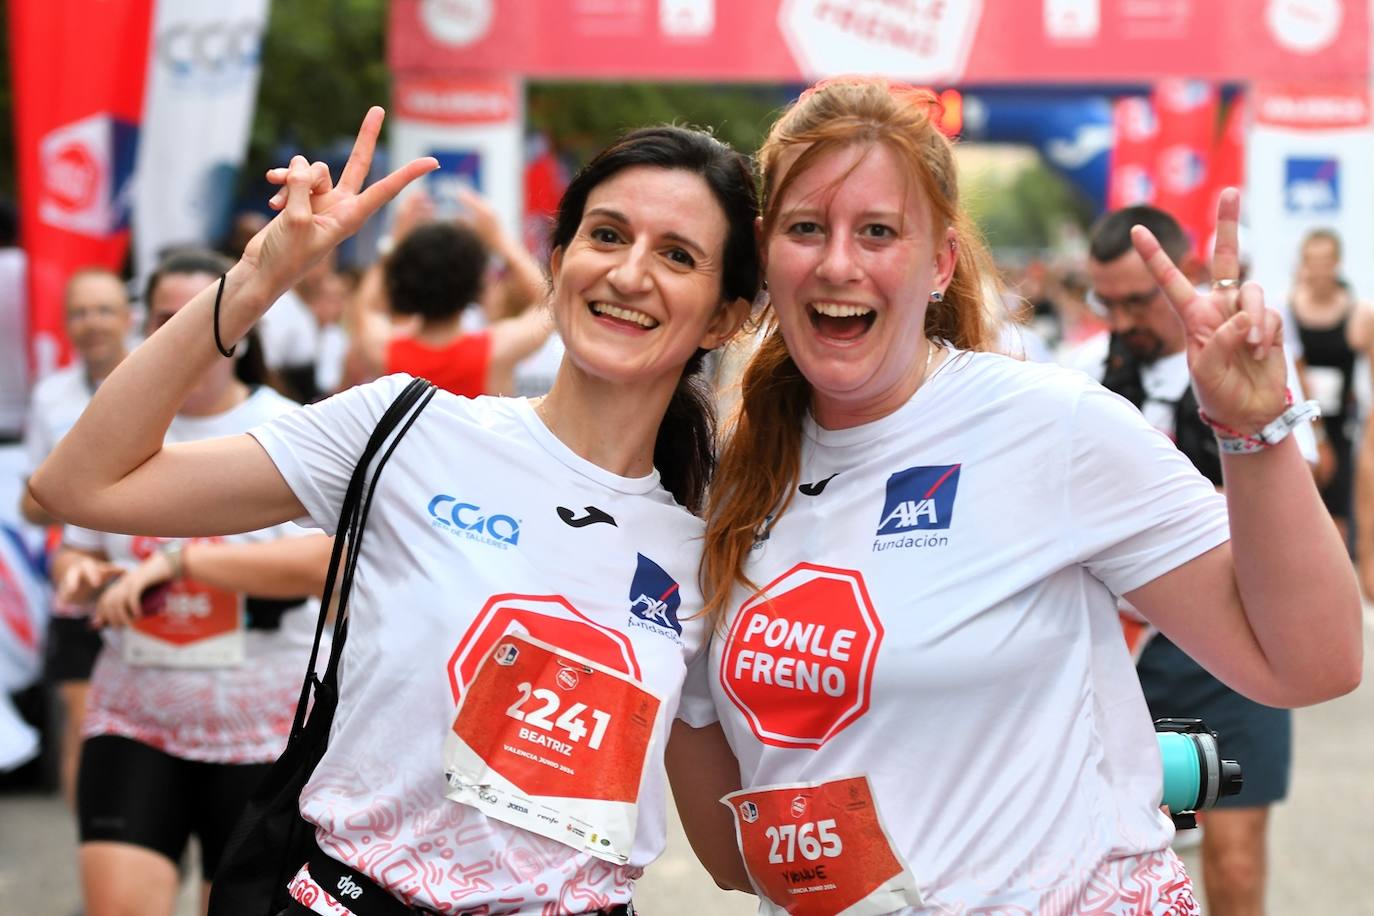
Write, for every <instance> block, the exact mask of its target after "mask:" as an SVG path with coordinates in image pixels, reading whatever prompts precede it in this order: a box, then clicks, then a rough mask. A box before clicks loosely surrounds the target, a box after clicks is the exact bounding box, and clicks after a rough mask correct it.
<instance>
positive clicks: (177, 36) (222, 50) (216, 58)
mask: <svg viewBox="0 0 1374 916" xmlns="http://www.w3.org/2000/svg"><path fill="white" fill-rule="evenodd" d="M262 29H263V23H262V20H260V19H240V20H234V21H229V20H222V19H212V20H208V21H201V22H196V21H181V22H174V23H171V24H170V25H168V26H167V27H166V28H164V29H163V30H162V31H161V32H159V33H158V36H157V50H156V53H157V57H156V59H157V61H158V62H159V63H160V64H161V65H162V66H163V67H165V68H167V70H168V71H169V72H170V73H171V74H172V76H173V77H174V78H175V79H177V80H181V81H184V80H197V81H201V82H207V83H213V84H216V85H219V84H235V85H236V84H238V83H240V82H241V81H242V80H243V79H245V78H248V77H252V76H253V75H254V74H255V73H256V71H257V66H258V57H259V52H260V48H261V46H262Z"/></svg>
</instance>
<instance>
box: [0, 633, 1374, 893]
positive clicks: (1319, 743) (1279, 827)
mask: <svg viewBox="0 0 1374 916" xmlns="http://www.w3.org/2000/svg"><path fill="white" fill-rule="evenodd" d="M1295 731H1296V759H1295V767H1294V774H1293V785H1292V790H1291V794H1290V796H1289V799H1288V801H1287V802H1286V803H1285V804H1283V805H1281V806H1279V808H1278V809H1277V810H1276V812H1275V815H1274V824H1273V829H1272V842H1273V854H1272V862H1271V875H1270V890H1269V895H1270V896H1269V900H1270V906H1269V912H1270V914H1271V916H1374V871H1372V870H1374V613H1371V611H1369V610H1368V609H1367V610H1366V625H1365V678H1364V683H1363V684H1362V685H1361V687H1360V689H1359V690H1357V691H1356V692H1355V693H1353V694H1351V695H1350V696H1348V697H1343V698H1342V699H1339V700H1336V701H1334V702H1331V703H1326V704H1323V705H1321V706H1317V707H1314V708H1311V709H1304V710H1299V711H1298V713H1297V720H1296V724H1295ZM1185 859H1186V860H1187V861H1188V862H1189V870H1190V871H1191V872H1192V873H1193V874H1194V875H1195V876H1196V875H1198V874H1199V871H1200V869H1198V868H1197V867H1196V863H1195V861H1193V860H1192V859H1191V857H1189V856H1187V855H1186V854H1185ZM1195 880H1198V879H1196V878H1195ZM1199 883H1200V881H1199ZM189 890H191V889H190V888H188V891H189ZM194 899H195V898H194V895H193V894H192V893H187V894H185V895H183V905H182V906H181V908H180V910H179V912H178V916H194V913H195V905H194ZM635 899H636V903H637V904H638V905H639V908H640V909H641V911H642V912H644V913H647V914H649V916H698V914H720V916H745V914H749V913H752V912H754V907H753V906H752V905H751V903H750V901H751V899H752V898H749V897H746V896H745V895H743V894H737V893H725V892H723V891H720V890H718V889H717V888H716V887H715V885H714V884H713V883H712V882H711V880H710V879H709V878H708V877H707V876H706V873H705V872H704V871H703V870H702V869H701V867H700V866H699V865H697V863H696V860H695V859H694V858H693V857H692V854H691V851H690V850H689V849H688V848H687V842H686V840H685V839H684V838H683V837H682V834H681V831H680V829H679V828H678V825H677V822H676V818H674V819H673V821H672V823H671V825H670V836H669V844H668V851H667V853H666V854H665V855H664V856H663V858H661V859H660V860H659V861H658V862H656V863H654V865H653V866H652V867H651V868H650V869H649V871H648V873H647V874H646V875H645V877H644V879H643V880H642V881H641V882H640V884H639V889H638V891H637V893H636V895H635ZM79 903H80V892H79V888H78V885H77V882H76V867H75V855H74V831H73V829H72V826H71V821H70V818H68V817H67V816H66V814H65V811H64V809H63V807H62V804H61V802H60V801H58V800H57V799H56V798H54V797H49V796H36V795H0V916H72V914H74V913H76V912H77V911H78V907H79Z"/></svg>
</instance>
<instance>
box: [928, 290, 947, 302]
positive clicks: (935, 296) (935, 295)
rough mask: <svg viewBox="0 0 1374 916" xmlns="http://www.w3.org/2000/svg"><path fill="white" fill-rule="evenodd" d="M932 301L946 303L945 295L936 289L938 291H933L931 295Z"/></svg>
mask: <svg viewBox="0 0 1374 916" xmlns="http://www.w3.org/2000/svg"><path fill="white" fill-rule="evenodd" d="M930 301H931V302H944V301H945V294H944V293H942V292H941V291H940V290H938V289H936V290H931V293H930Z"/></svg>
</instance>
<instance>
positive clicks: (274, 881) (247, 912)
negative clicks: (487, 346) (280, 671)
mask: <svg viewBox="0 0 1374 916" xmlns="http://www.w3.org/2000/svg"><path fill="white" fill-rule="evenodd" d="M433 397H434V386H433V385H431V384H430V383H429V382H427V381H425V380H424V379H415V380H414V381H413V382H411V383H410V384H409V385H408V386H407V387H406V389H405V390H404V391H402V392H401V393H400V394H399V395H397V397H396V400H395V401H394V402H392V404H391V406H390V407H388V408H387V411H386V413H385V414H383V415H382V418H381V420H380V421H378V423H377V428H376V430H374V431H373V433H372V438H371V439H369V440H368V443H367V448H365V449H364V450H363V454H362V457H361V458H359V459H358V465H357V467H356V468H354V470H353V477H352V478H351V479H350V480H349V482H348V490H347V491H346V492H345V495H344V501H343V507H342V508H341V509H340V511H339V525H338V529H337V531H336V532H335V538H334V550H333V553H332V554H331V555H330V557H329V574H328V576H327V577H326V578H325V585H324V596H323V600H322V601H321V602H320V619H319V621H318V622H317V623H316V624H315V647H314V648H313V649H312V650H311V651H310V667H309V668H308V669H307V670H306V674H305V683H304V684H303V685H302V687H301V698H300V702H299V703H297V704H296V718H295V721H293V722H292V724H291V735H290V737H289V738H288V739H287V741H286V750H284V751H282V754H281V756H280V757H278V758H277V761H276V763H274V764H272V769H271V770H269V771H268V773H267V775H266V776H265V777H264V778H263V781H262V782H261V783H260V784H259V785H258V788H257V790H256V791H255V792H254V793H253V795H252V797H251V798H249V799H248V804H247V805H246V806H245V807H244V810H243V813H242V814H241V815H240V816H239V819H238V822H237V823H236V824H235V825H234V829H233V830H232V831H231V832H230V834H229V837H228V840H227V841H226V843H225V847H224V853H223V855H222V856H221V858H220V862H219V868H218V870H217V871H216V872H215V880H214V883H213V885H212V886H211V890H210V909H209V916H274V914H276V913H278V912H280V911H281V910H282V909H284V908H285V907H286V906H287V904H288V902H289V895H288V893H287V887H286V886H287V883H288V882H289V881H290V880H291V878H292V876H293V875H294V874H295V872H296V871H297V870H298V869H299V868H300V867H301V865H303V864H305V861H306V859H307V857H308V856H309V855H310V851H311V850H312V849H313V848H314V843H315V827H314V825H313V824H310V823H309V822H307V821H306V820H305V819H304V818H302V817H301V813H300V796H301V790H302V789H303V788H305V783H306V781H307V780H309V779H310V774H311V773H313V772H314V770H315V765H316V764H317V763H319V760H320V757H322V756H323V755H324V749H325V745H327V744H328V743H329V729H330V726H331V725H332V724H333V722H334V709H335V707H336V706H337V704H338V701H339V691H338V681H339V657H340V656H341V655H343V645H344V640H345V639H346V638H347V636H348V614H347V611H348V594H349V592H350V590H351V589H352V586H353V574H354V572H355V571H356V569H357V564H358V549H359V546H360V545H361V543H362V536H363V526H364V524H365V523H366V521H367V513H368V509H369V508H370V507H371V505H372V494H373V493H374V492H375V491H376V489H377V479H378V477H380V476H381V473H382V467H383V466H384V465H385V464H386V462H387V459H388V458H390V457H391V453H392V452H393V451H395V450H396V446H397V444H398V443H399V442H400V441H401V437H402V436H404V435H405V434H406V431H407V430H409V429H410V426H411V424H412V423H414V422H415V419H416V418H417V417H418V416H419V415H420V411H422V410H424V408H425V405H426V404H428V403H429V401H430V399H431V398H433ZM402 423H404V425H402ZM398 426H399V427H400V429H399V431H397V432H396V434H395V436H391V433H392V432H393V431H396V429H397V427H398ZM388 438H389V439H390V441H389V443H388ZM383 446H386V451H385V452H382V454H381V457H380V458H377V453H378V452H381V450H382V448H383ZM374 458H377V467H376V470H375V471H373V473H372V477H371V481H370V483H369V481H368V470H369V468H370V467H371V465H372V462H373V459H374ZM364 490H366V492H364ZM340 566H342V573H343V575H342V580H341V581H340V580H339V572H340ZM335 581H340V585H339V595H338V610H337V612H336V613H335V615H334V638H333V644H332V646H331V648H330V653H329V663H328V665H327V666H326V667H325V672H324V677H322V678H321V677H317V676H316V675H315V663H316V661H317V659H318V658H319V652H320V637H321V636H322V635H323V633H324V625H325V618H326V617H327V616H328V613H329V607H330V604H331V599H332V598H333V596H334V583H335ZM312 694H313V705H312V702H311V701H312ZM307 711H308V712H309V717H308V718H307V715H306V714H307Z"/></svg>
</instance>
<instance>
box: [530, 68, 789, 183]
mask: <svg viewBox="0 0 1374 916" xmlns="http://www.w3.org/2000/svg"><path fill="white" fill-rule="evenodd" d="M791 96H792V93H789V92H788V91H787V90H786V89H785V88H784V87H780V86H749V85H734V86H720V85H702V84H695V83H633V82H631V83H533V84H531V85H530V87H529V92H528V113H527V118H528V120H529V122H530V125H531V126H532V127H534V128H536V129H539V130H543V131H544V132H545V133H547V134H548V135H549V137H550V138H551V139H552V140H553V143H554V146H555V148H557V149H558V150H559V151H560V152H561V153H563V154H564V155H566V156H568V157H569V158H570V159H571V160H572V161H573V162H574V163H577V164H580V163H582V162H585V161H586V160H587V159H589V158H590V157H591V156H592V155H593V154H594V153H595V152H596V151H597V150H599V149H601V148H602V147H603V146H605V145H606V144H607V143H609V142H610V141H611V140H613V139H614V138H615V137H616V136H618V135H619V134H621V133H624V132H625V131H626V130H629V129H631V128H634V127H643V126H645V125H651V124H665V123H670V124H683V125H688V126H694V127H706V128H709V129H710V130H711V131H712V132H713V133H714V134H715V135H716V136H717V137H719V138H720V139H721V140H724V141H725V142H727V143H729V144H730V145H731V146H733V147H734V148H735V149H737V150H740V151H742V152H744V153H746V154H749V153H752V152H753V151H754V150H756V149H758V147H759V144H760V143H761V142H762V141H763V136H764V133H765V132H766V131H767V129H768V125H769V124H770V123H771V122H772V120H773V117H774V116H775V115H776V114H777V113H778V112H779V111H780V110H781V109H782V107H783V106H784V105H785V104H787V101H788V100H789V98H791Z"/></svg>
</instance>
